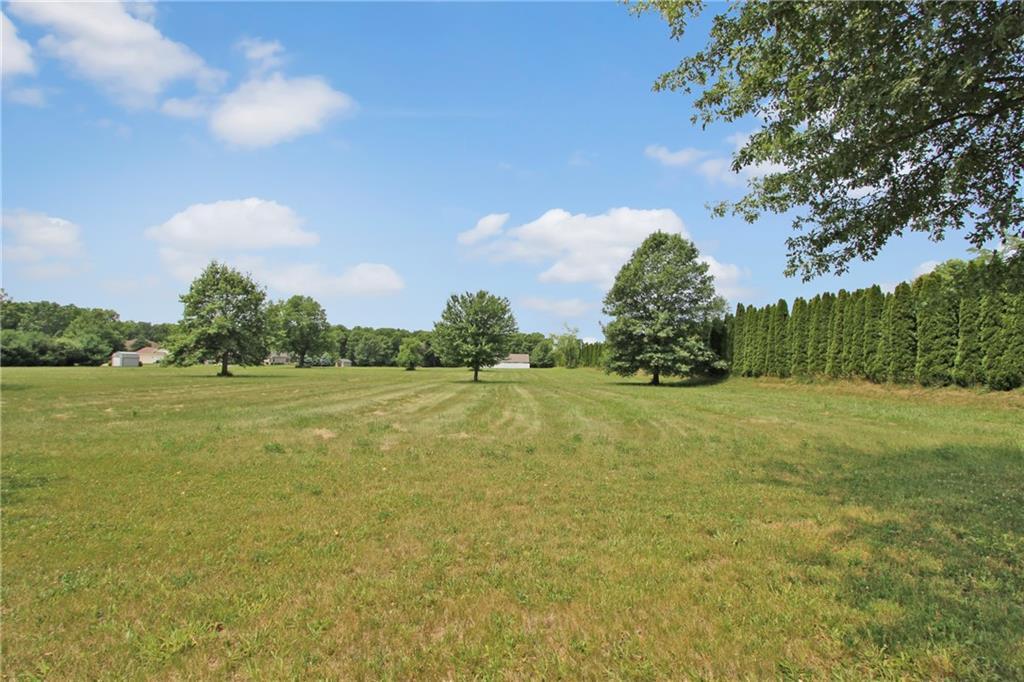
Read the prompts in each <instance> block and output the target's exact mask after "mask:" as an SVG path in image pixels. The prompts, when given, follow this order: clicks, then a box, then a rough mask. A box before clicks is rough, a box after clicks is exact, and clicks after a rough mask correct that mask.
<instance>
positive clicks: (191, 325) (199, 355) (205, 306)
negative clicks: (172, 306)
mask: <svg viewBox="0 0 1024 682" xmlns="http://www.w3.org/2000/svg"><path fill="white" fill-rule="evenodd" d="M266 300H267V294H266V292H265V291H264V290H263V288H262V287H260V286H259V285H258V284H256V282H254V281H253V280H252V279H251V278H250V277H249V276H247V275H244V274H242V273H241V272H239V271H238V270H235V269H233V268H230V267H228V266H227V265H223V264H221V263H217V262H216V261H214V262H212V263H210V264H209V265H208V266H206V269H205V270H203V272H202V273H201V274H200V275H199V276H198V277H196V278H195V279H194V280H193V281H192V286H191V287H189V290H188V293H187V294H183V295H182V296H181V302H182V303H184V304H185V311H184V313H183V315H182V318H181V322H180V323H179V324H178V332H177V334H176V336H175V338H174V339H173V341H172V343H171V344H170V346H171V347H170V350H171V357H172V358H173V360H174V362H177V363H187V362H203V361H206V360H219V361H220V367H221V369H220V373H219V376H230V372H228V363H229V362H235V363H238V364H242V365H246V364H259V363H260V362H262V361H263V359H264V358H265V357H266V355H267V345H266V338H267V305H266Z"/></svg>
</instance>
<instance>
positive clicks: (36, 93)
mask: <svg viewBox="0 0 1024 682" xmlns="http://www.w3.org/2000/svg"><path fill="white" fill-rule="evenodd" d="M4 97H6V98H7V99H9V100H10V101H12V102H15V103H17V104H24V105H26V106H30V107H45V106H46V93H45V92H43V89H42V88H15V89H14V90H11V91H9V92H5V93H4Z"/></svg>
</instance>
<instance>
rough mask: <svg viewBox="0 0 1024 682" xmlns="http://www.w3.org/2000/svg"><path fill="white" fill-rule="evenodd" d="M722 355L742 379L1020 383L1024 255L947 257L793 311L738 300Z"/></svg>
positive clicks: (1002, 386)
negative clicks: (910, 276)
mask: <svg viewBox="0 0 1024 682" xmlns="http://www.w3.org/2000/svg"><path fill="white" fill-rule="evenodd" d="M726 326H727V328H728V330H729V334H728V336H729V341H728V344H727V353H728V359H729V360H730V363H731V367H732V371H733V372H734V373H736V374H740V375H743V376H755V377H756V376H775V377H789V376H795V377H808V376H825V377H830V378H863V379H869V380H871V381H875V382H879V383H883V382H885V383H895V384H911V383H917V384H921V385H923V386H944V385H949V384H959V385H961V386H987V387H989V388H993V389H998V390H1006V389H1012V388H1016V387H1018V386H1021V385H1022V384H1024V254H1022V253H1021V251H1020V249H1019V248H1017V249H1014V250H1012V251H1007V252H1004V253H990V254H985V255H983V256H979V257H978V258H975V259H974V260H971V261H970V262H964V261H961V260H951V261H947V262H945V263H943V264H942V265H940V266H938V267H937V268H936V269H935V270H934V271H933V272H931V273H929V274H927V275H923V276H921V277H918V278H917V279H915V280H914V281H913V282H912V283H907V282H903V283H901V284H899V285H898V286H896V288H895V290H894V291H892V292H891V293H883V292H882V289H881V288H880V287H879V286H877V285H876V286H872V287H868V288H866V289H858V290H856V291H853V292H849V291H846V290H845V289H843V290H840V291H839V292H838V293H837V294H832V293H825V294H820V295H818V296H815V297H814V298H812V299H811V300H809V301H807V300H804V299H803V298H797V299H796V300H795V301H793V305H792V307H790V306H789V305H787V302H786V301H785V300H783V299H780V300H779V301H778V302H777V303H775V304H772V305H768V306H764V307H762V308H755V307H753V306H744V305H742V304H741V305H739V306H737V308H736V313H735V315H730V316H729V317H728V318H727V319H726Z"/></svg>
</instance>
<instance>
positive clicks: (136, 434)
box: [2, 367, 1024, 680]
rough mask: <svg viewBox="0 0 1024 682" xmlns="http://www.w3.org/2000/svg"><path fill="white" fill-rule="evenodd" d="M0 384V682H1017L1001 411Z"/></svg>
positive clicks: (602, 381) (143, 384)
mask: <svg viewBox="0 0 1024 682" xmlns="http://www.w3.org/2000/svg"><path fill="white" fill-rule="evenodd" d="M216 369H217V368H216V367H194V368H189V369H158V368H143V369H123V370H116V369H110V368H105V369H104V368H96V369H91V368H25V369H23V368H5V369H4V371H3V376H2V395H3V462H2V484H3V524H2V530H3V590H2V609H3V611H2V617H3V633H2V645H3V669H4V672H3V674H4V676H5V677H7V678H10V679H32V678H34V677H38V678H43V677H47V676H49V677H52V678H54V679H68V678H80V679H85V678H90V679H93V678H142V677H157V678H209V677H239V678H259V679H275V680H276V679H289V678H335V679H336V678H372V679H376V678H401V679H410V678H427V679H437V678H448V677H453V678H467V677H479V678H519V679H521V678H540V677H545V678H553V677H559V676H561V677H590V678H597V677H600V678H606V677H612V678H631V679H633V678H650V679H654V678H681V677H706V678H736V677H747V678H750V677H758V678H763V677H793V678H797V677H803V678H805V679H806V678H818V677H825V676H833V677H836V678H846V679H854V678H864V677H913V678H941V677H956V678H1004V679H1011V678H1016V679H1021V678H1024V394H1022V393H1021V392H1020V391H1017V392H1014V393H992V394H982V393H974V392H969V391H964V390H955V389H945V390H931V391H929V390H924V389H901V388H892V387H879V386H874V385H869V384H856V383H838V384H831V385H828V384H799V383H795V382H782V381H773V380H744V379H731V380H728V381H724V382H721V383H717V384H704V385H692V386H665V387H661V388H654V387H649V386H646V385H644V384H643V383H642V381H643V380H642V379H641V378H637V379H636V380H631V381H624V380H621V379H617V378H614V377H609V376H606V375H604V374H602V373H600V372H598V371H594V370H584V369H580V370H561V369H551V370H529V371H519V372H517V371H489V372H484V373H483V374H482V379H483V382H482V383H480V384H476V385H474V384H472V383H470V382H469V381H468V379H469V376H470V374H469V373H468V372H466V371H464V370H450V369H421V370H418V371H415V372H404V371H401V370H399V369H394V368H381V369H361V368H359V369H343V370H338V369H305V370H301V369H293V368H258V369H257V368H253V369H245V368H242V369H238V370H236V373H237V375H238V376H236V377H234V378H231V379H222V378H216V377H214V376H212V375H213V373H214V372H215V371H216Z"/></svg>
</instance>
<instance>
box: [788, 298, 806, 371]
mask: <svg viewBox="0 0 1024 682" xmlns="http://www.w3.org/2000/svg"><path fill="white" fill-rule="evenodd" d="M807 313H808V308H807V301H805V300H804V299H803V298H801V297H798V298H797V299H796V300H795V301H793V313H792V314H791V315H790V316H789V329H788V330H787V332H786V345H787V346H788V348H789V373H790V374H791V375H792V376H796V377H802V376H804V375H806V374H807V323H808V318H807Z"/></svg>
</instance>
